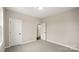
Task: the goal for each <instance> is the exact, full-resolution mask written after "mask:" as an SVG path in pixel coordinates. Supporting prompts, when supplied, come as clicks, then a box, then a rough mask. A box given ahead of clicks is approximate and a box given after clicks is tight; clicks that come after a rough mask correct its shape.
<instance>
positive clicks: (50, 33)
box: [43, 8, 79, 49]
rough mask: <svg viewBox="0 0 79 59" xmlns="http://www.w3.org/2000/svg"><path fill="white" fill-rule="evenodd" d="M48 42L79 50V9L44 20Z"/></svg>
mask: <svg viewBox="0 0 79 59" xmlns="http://www.w3.org/2000/svg"><path fill="white" fill-rule="evenodd" d="M43 22H45V23H47V40H48V41H50V42H56V43H61V44H63V45H66V46H69V47H72V48H77V49H79V8H76V9H73V10H70V11H66V12H63V13H61V14H58V15H55V16H50V17H47V18H45V19H43Z"/></svg>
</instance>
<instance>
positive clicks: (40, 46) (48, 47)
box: [6, 40, 78, 52]
mask: <svg viewBox="0 0 79 59" xmlns="http://www.w3.org/2000/svg"><path fill="white" fill-rule="evenodd" d="M6 52H78V51H76V50H73V49H70V48H67V47H64V46H61V45H57V44H54V43H50V42H48V41H44V40H37V41H34V42H31V43H27V44H23V45H17V46H12V47H10V48H7V49H6Z"/></svg>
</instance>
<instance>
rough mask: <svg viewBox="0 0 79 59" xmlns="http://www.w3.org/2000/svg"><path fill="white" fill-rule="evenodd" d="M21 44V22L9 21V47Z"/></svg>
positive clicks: (16, 20)
mask: <svg viewBox="0 0 79 59" xmlns="http://www.w3.org/2000/svg"><path fill="white" fill-rule="evenodd" d="M21 42H22V20H18V19H12V18H10V19H9V43H10V44H9V45H16V44H20V43H21Z"/></svg>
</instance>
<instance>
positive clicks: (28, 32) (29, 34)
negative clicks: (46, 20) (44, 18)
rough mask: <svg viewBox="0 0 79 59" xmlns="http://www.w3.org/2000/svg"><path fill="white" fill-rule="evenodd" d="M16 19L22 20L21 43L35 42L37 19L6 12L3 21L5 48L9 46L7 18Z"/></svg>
mask: <svg viewBox="0 0 79 59" xmlns="http://www.w3.org/2000/svg"><path fill="white" fill-rule="evenodd" d="M11 17H12V18H16V19H20V20H22V32H23V39H22V40H23V43H24V42H25V43H27V42H31V41H34V40H36V37H37V24H39V19H38V18H35V17H32V16H27V15H24V14H20V13H17V12H13V11H10V10H6V20H5V22H6V23H5V24H6V25H5V27H6V28H5V29H6V31H5V37H6V44H5V45H6V47H7V46H9V34H8V33H9V18H11Z"/></svg>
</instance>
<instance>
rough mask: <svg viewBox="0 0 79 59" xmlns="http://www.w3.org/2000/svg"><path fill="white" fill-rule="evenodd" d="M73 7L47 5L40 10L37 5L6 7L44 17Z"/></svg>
mask: <svg viewBox="0 0 79 59" xmlns="http://www.w3.org/2000/svg"><path fill="white" fill-rule="evenodd" d="M73 8H74V7H45V8H44V9H43V10H39V9H37V8H36V7H7V8H6V9H8V10H12V11H16V12H19V13H23V14H26V15H29V16H34V17H38V18H44V17H48V16H51V15H56V14H59V13H62V12H65V11H68V10H71V9H73Z"/></svg>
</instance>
